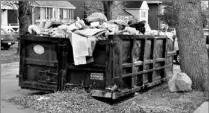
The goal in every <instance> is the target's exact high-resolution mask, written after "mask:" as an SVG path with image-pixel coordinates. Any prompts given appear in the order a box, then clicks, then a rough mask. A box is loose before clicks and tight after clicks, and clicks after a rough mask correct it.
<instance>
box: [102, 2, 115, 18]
mask: <svg viewBox="0 0 209 113" xmlns="http://www.w3.org/2000/svg"><path fill="white" fill-rule="evenodd" d="M113 2H114V1H103V7H104V14H105V16H106V17H107V20H111V19H112V11H113Z"/></svg>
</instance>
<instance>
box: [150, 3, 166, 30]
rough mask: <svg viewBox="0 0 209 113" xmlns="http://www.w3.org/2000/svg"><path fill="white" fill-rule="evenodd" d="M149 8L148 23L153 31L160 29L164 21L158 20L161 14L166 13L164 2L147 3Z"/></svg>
mask: <svg viewBox="0 0 209 113" xmlns="http://www.w3.org/2000/svg"><path fill="white" fill-rule="evenodd" d="M147 4H148V7H149V14H148V21H149V25H150V28H151V29H154V30H157V29H159V26H160V24H161V23H162V21H160V19H159V18H158V15H159V14H162V13H163V12H164V6H163V5H162V1H147Z"/></svg>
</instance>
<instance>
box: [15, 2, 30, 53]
mask: <svg viewBox="0 0 209 113" xmlns="http://www.w3.org/2000/svg"><path fill="white" fill-rule="evenodd" d="M18 5H19V8H18V13H19V36H20V38H21V36H22V35H24V34H26V33H27V31H28V26H29V25H31V24H32V9H31V6H30V1H19V4H18ZM18 42H19V41H18ZM19 45H20V44H19V43H18V48H17V54H19V52H20V46H19Z"/></svg>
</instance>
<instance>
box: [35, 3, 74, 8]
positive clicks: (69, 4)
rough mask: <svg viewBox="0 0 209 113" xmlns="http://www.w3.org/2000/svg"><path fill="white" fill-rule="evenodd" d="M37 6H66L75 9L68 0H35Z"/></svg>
mask: <svg viewBox="0 0 209 113" xmlns="http://www.w3.org/2000/svg"><path fill="white" fill-rule="evenodd" d="M36 3H37V5H38V6H45V7H59V8H68V9H75V8H76V7H75V6H74V5H72V4H71V3H70V2H68V1H36Z"/></svg>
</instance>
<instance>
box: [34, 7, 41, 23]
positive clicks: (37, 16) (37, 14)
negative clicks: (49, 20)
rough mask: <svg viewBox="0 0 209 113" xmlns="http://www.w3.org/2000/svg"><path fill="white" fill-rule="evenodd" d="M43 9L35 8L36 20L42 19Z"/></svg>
mask: <svg viewBox="0 0 209 113" xmlns="http://www.w3.org/2000/svg"><path fill="white" fill-rule="evenodd" d="M40 13H41V8H40V7H35V8H34V12H33V14H34V20H40V19H41V14H40Z"/></svg>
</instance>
